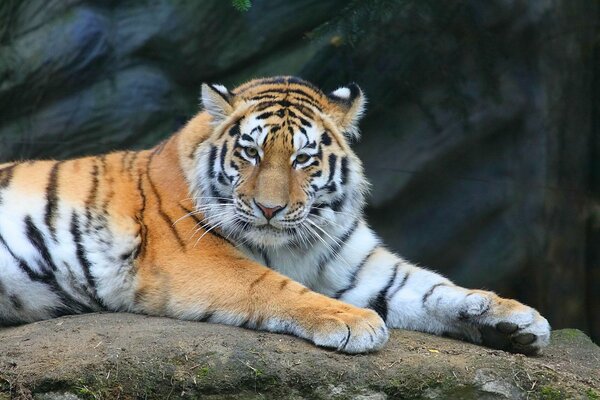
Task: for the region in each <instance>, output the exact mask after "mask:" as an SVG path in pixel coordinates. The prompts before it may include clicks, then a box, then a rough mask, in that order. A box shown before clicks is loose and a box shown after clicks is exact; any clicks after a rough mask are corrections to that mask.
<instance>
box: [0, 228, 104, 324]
mask: <svg viewBox="0 0 600 400" xmlns="http://www.w3.org/2000/svg"><path fill="white" fill-rule="evenodd" d="M36 229H37V228H36ZM0 244H2V246H3V247H4V248H6V250H7V251H8V253H9V254H10V255H11V257H12V258H13V259H14V260H15V261H16V262H17V264H18V266H19V268H20V269H21V270H22V271H23V272H25V274H26V275H27V276H28V277H29V279H30V280H31V281H33V282H39V283H42V284H45V285H47V286H49V288H50V291H52V293H54V294H55V295H57V296H58V297H59V299H60V301H61V302H62V304H63V306H61V307H55V308H54V309H53V311H54V312H53V315H54V316H55V317H58V316H60V315H66V314H72V313H74V312H75V313H78V312H91V311H93V310H91V309H90V308H89V307H88V306H86V305H83V304H81V303H79V302H78V301H77V300H75V299H74V298H73V297H72V296H71V295H70V294H69V293H67V292H66V291H65V290H64V289H63V288H62V287H61V286H60V285H59V283H58V281H57V280H56V277H55V276H54V275H53V272H52V271H44V272H41V273H40V272H36V271H34V270H33V269H32V268H31V267H30V266H29V265H28V264H27V262H26V261H25V260H23V259H22V258H20V257H18V256H17V255H16V254H15V253H13V251H12V250H11V249H10V247H8V244H7V243H6V241H5V240H4V238H3V237H2V236H1V235H0ZM34 246H35V244H34Z"/></svg>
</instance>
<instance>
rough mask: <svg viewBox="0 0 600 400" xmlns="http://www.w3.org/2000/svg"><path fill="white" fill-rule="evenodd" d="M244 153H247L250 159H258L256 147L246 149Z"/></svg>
mask: <svg viewBox="0 0 600 400" xmlns="http://www.w3.org/2000/svg"><path fill="white" fill-rule="evenodd" d="M244 151H245V152H246V155H247V156H248V157H250V158H256V157H258V150H257V149H256V148H254V147H246V148H245V149H244Z"/></svg>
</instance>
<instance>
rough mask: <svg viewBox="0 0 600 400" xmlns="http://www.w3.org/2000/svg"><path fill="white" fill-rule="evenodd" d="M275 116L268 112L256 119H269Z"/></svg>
mask: <svg viewBox="0 0 600 400" xmlns="http://www.w3.org/2000/svg"><path fill="white" fill-rule="evenodd" d="M273 114H274V113H272V112H270V111H267V112H264V113H262V114H259V115H257V116H256V119H267V118H269V117H270V116H272V115H273Z"/></svg>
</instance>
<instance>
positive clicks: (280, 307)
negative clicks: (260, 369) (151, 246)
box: [135, 243, 388, 353]
mask: <svg viewBox="0 0 600 400" xmlns="http://www.w3.org/2000/svg"><path fill="white" fill-rule="evenodd" d="M206 247H208V246H206V243H205V247H204V249H205V250H206ZM219 247H222V246H219ZM220 250H222V249H220ZM231 251H232V252H235V250H231ZM201 254H202V261H200V262H199V261H198V260H197V259H196V260H191V259H185V257H182V256H181V255H180V254H179V255H174V257H173V258H172V259H171V260H170V261H168V262H166V263H163V264H162V266H161V267H160V268H142V269H140V270H139V275H138V290H137V293H136V301H135V303H136V311H138V312H142V313H144V314H151V315H165V316H170V317H175V318H179V319H188V320H200V321H208V322H214V323H223V324H228V325H235V326H243V327H247V328H252V329H259V330H266V331H270V332H279V333H290V334H293V335H296V336H299V337H301V338H304V339H307V340H309V341H311V342H313V343H314V344H316V345H318V346H323V347H327V348H333V349H336V350H339V351H343V352H346V353H361V352H368V351H374V350H378V349H380V348H381V347H383V345H384V344H385V343H386V341H387V339H388V331H387V327H386V325H385V323H384V321H383V320H382V319H381V318H380V317H379V315H377V313H376V312H374V311H373V310H368V309H363V308H357V307H354V306H352V305H349V304H346V303H343V302H341V301H338V300H335V299H331V298H329V297H326V296H323V295H321V294H318V293H316V292H313V291H311V290H309V289H308V288H306V287H304V286H302V285H300V284H299V283H297V282H294V281H293V280H291V279H289V278H287V277H285V276H283V275H280V274H279V273H277V272H274V271H272V270H270V269H268V268H266V267H263V266H261V265H260V264H257V263H254V262H252V261H249V260H247V259H246V258H245V257H237V258H236V257H224V256H222V255H217V254H214V255H211V254H210V250H206V251H203V252H201ZM191 265H195V266H191Z"/></svg>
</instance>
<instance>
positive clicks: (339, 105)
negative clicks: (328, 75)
mask: <svg viewBox="0 0 600 400" xmlns="http://www.w3.org/2000/svg"><path fill="white" fill-rule="evenodd" d="M328 97H329V99H330V100H332V101H333V103H334V104H335V110H334V112H333V114H334V115H332V117H333V118H334V120H335V122H336V123H337V124H338V126H339V127H340V129H341V130H342V132H344V135H346V137H347V138H349V139H353V140H355V139H358V138H359V137H360V130H359V129H358V121H359V120H360V119H361V117H362V116H363V114H364V113H365V106H366V104H367V99H366V97H365V95H364V94H363V92H362V90H360V88H359V87H358V85H357V84H356V83H351V84H349V85H348V86H343V87H340V88H338V89H336V90H334V91H333V92H331V93H330V94H329V96H328Z"/></svg>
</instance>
